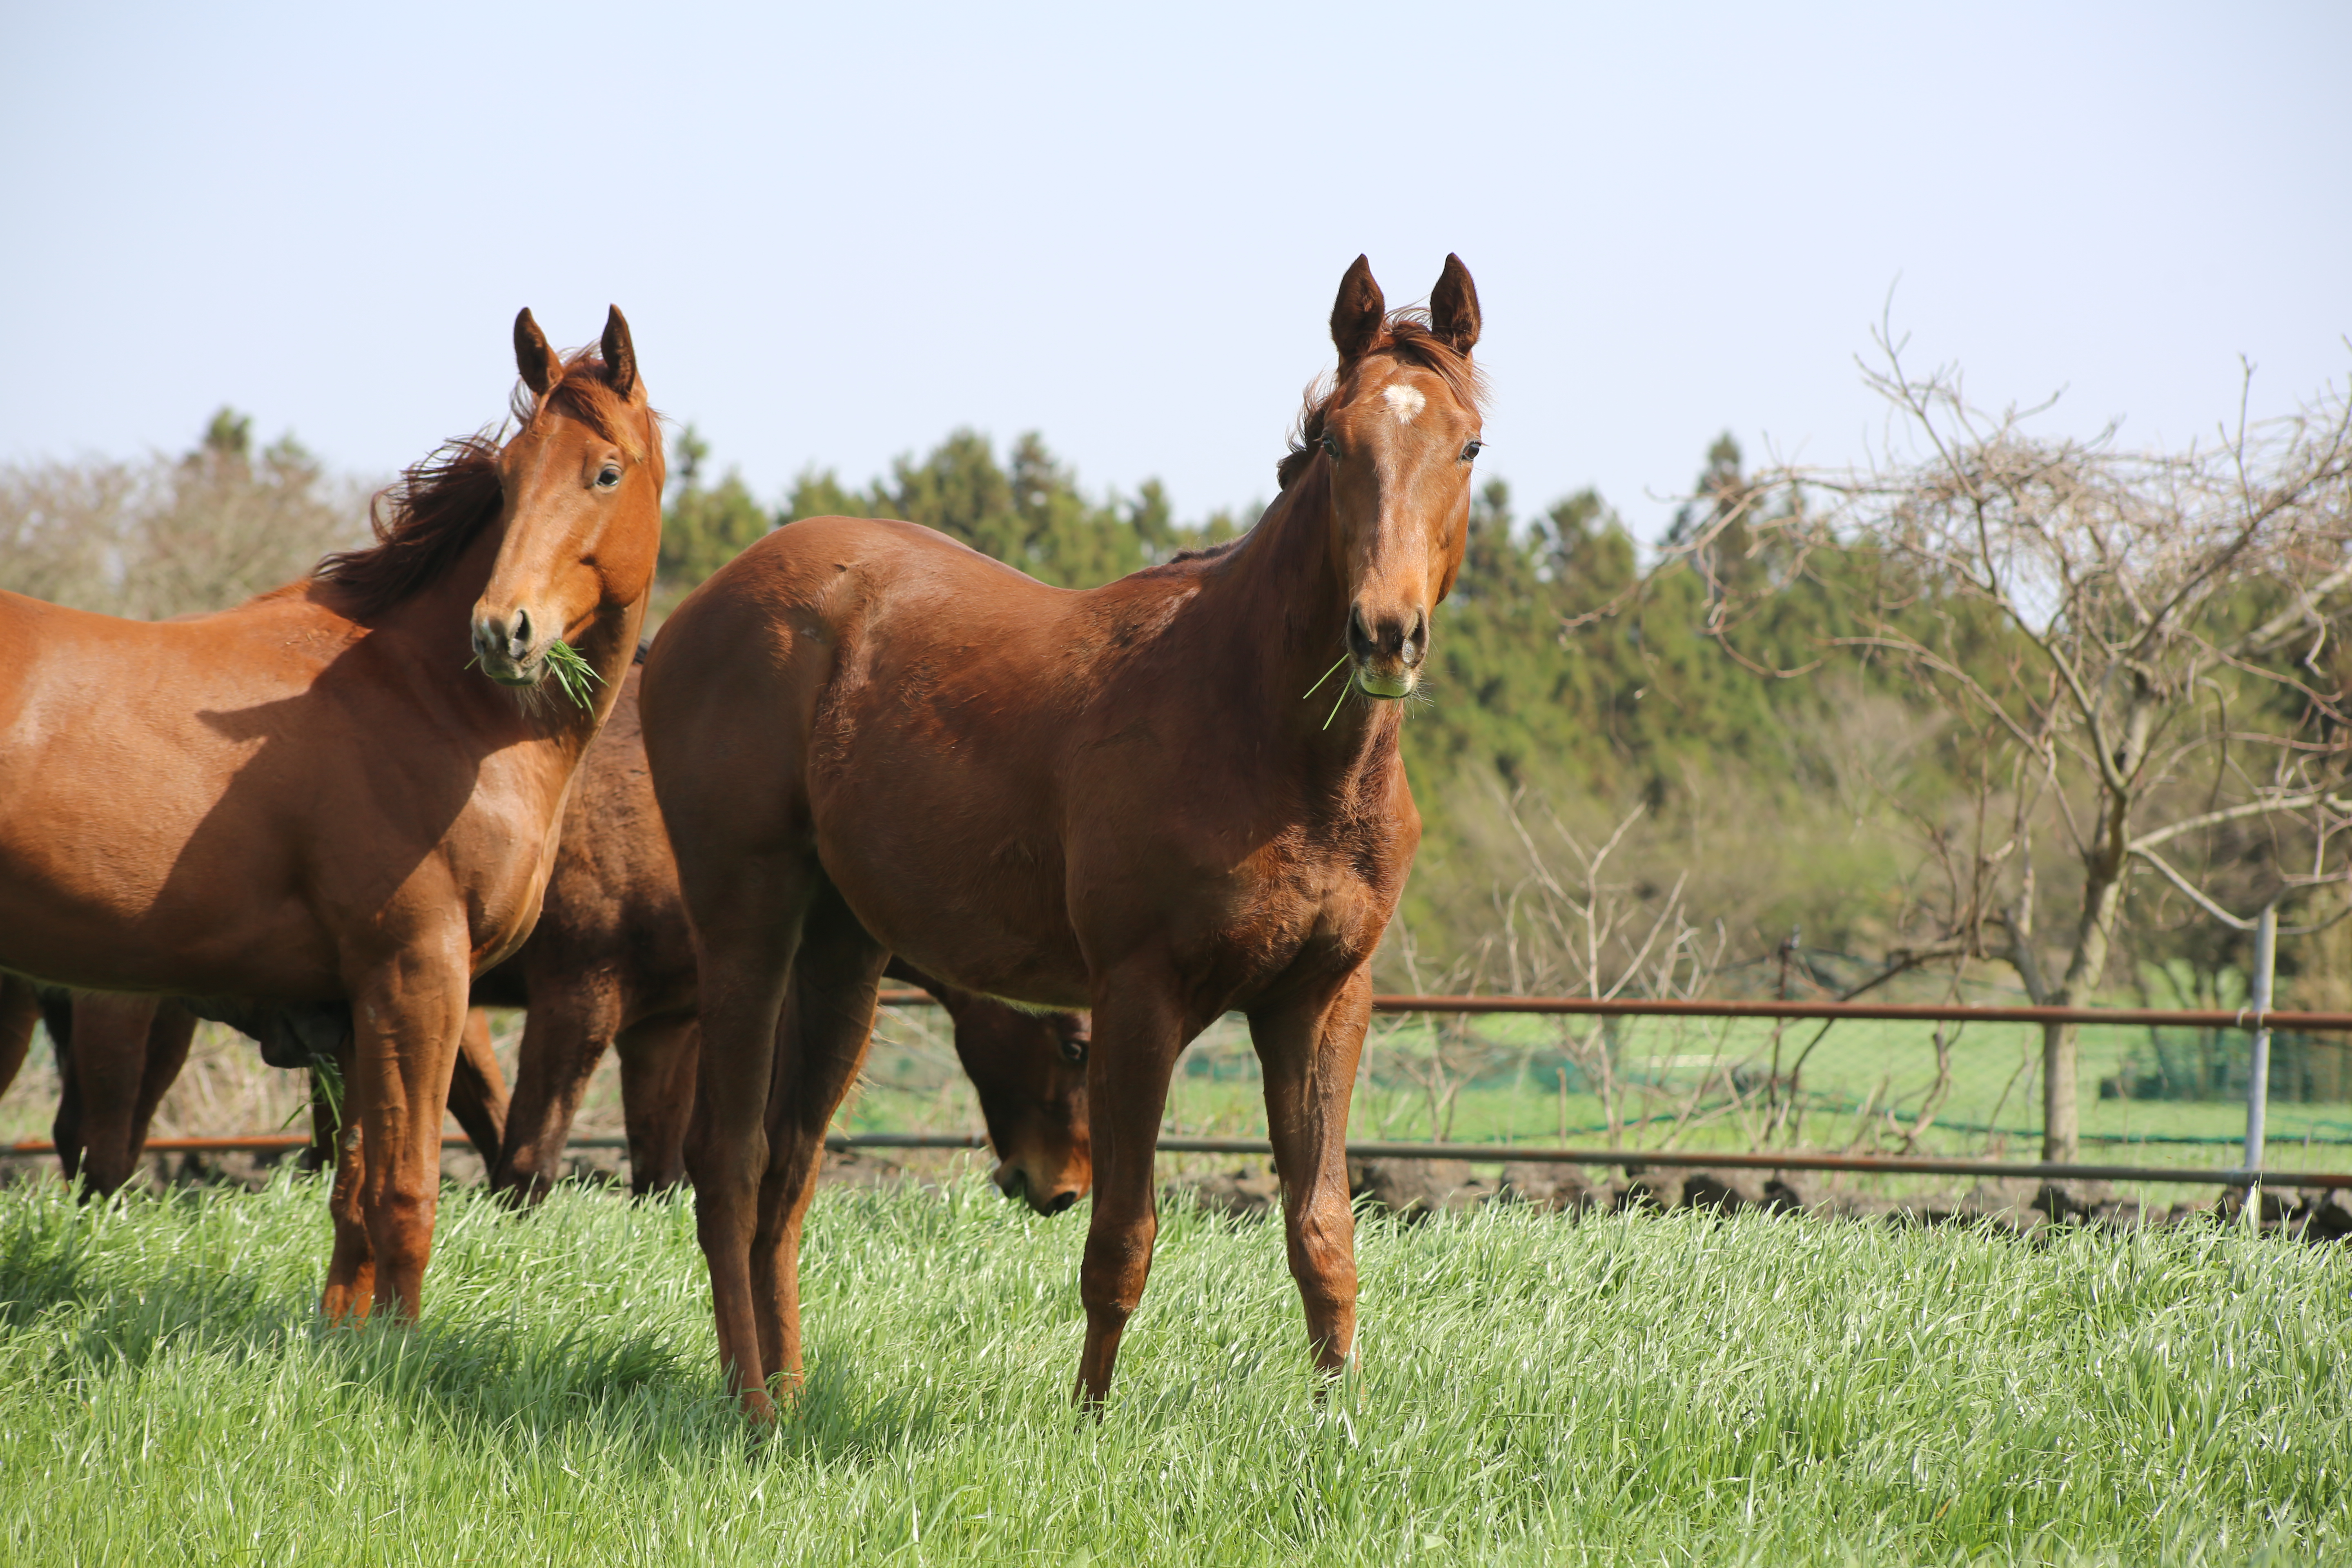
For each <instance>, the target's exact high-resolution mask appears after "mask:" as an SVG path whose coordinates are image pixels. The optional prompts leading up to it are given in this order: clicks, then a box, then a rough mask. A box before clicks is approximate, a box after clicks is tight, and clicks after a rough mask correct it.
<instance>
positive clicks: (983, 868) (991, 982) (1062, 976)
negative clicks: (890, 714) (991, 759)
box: [810, 734, 1089, 1008]
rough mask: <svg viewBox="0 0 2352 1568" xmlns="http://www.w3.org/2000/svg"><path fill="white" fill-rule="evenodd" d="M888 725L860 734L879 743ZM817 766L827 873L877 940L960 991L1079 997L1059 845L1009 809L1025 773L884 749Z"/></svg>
mask: <svg viewBox="0 0 2352 1568" xmlns="http://www.w3.org/2000/svg"><path fill="white" fill-rule="evenodd" d="M886 740H887V737H886V736H884V735H881V734H869V735H862V736H861V737H860V750H861V752H863V751H865V750H866V747H867V746H868V745H871V746H872V748H873V750H874V751H876V752H885V750H886V748H885V746H884V744H883V742H885V741H886ZM827 772H828V773H832V776H831V777H830V778H829V779H828V778H825V777H823V776H822V775H818V776H813V777H812V780H811V783H812V784H813V786H814V787H813V788H812V790H811V801H810V804H811V806H812V808H813V810H812V816H813V817H814V823H815V826H816V836H817V849H818V857H819V858H820V860H821V861H822V862H823V864H824V868H825V873H826V875H827V876H828V877H829V878H830V879H832V881H833V884H834V886H835V888H836V889H839V890H840V892H841V895H842V898H843V900H845V902H846V903H847V904H848V905H849V907H850V910H851V911H852V912H853V913H855V914H856V916H857V918H858V920H859V921H860V922H861V923H863V924H864V925H865V927H866V930H867V931H871V932H872V933H873V934H874V936H875V938H876V940H877V941H878V942H881V943H882V944H883V945H884V946H886V947H887V948H889V949H890V951H891V952H895V953H898V954H899V955H900V956H901V957H904V958H906V959H907V960H908V962H910V963H914V964H915V965H916V966H917V967H918V968H920V969H923V970H925V971H926V972H928V973H932V974H936V975H938V976H939V977H940V978H941V979H942V980H946V981H948V982H950V984H955V985H960V986H961V987H963V988H964V989H965V990H968V991H977V992H979V993H981V994H983V995H989V996H995V997H1000V998H1003V999H1005V1000H1008V1001H1014V1002H1024V1003H1029V1004H1032V1005H1037V1006H1045V1007H1069V1008H1076V1007H1084V1006H1087V1005H1088V1001H1089V998H1088V995H1087V967H1086V961H1085V959H1084V957H1083V956H1082V954H1081V953H1080V952H1079V949H1078V944H1077V940H1076V935H1075V933H1074V932H1073V931H1071V929H1070V914H1069V908H1068V904H1067V900H1066V894H1065V876H1064V861H1063V856H1062V847H1061V845H1060V843H1059V841H1058V840H1057V839H1056V838H1055V837H1053V836H1051V835H1049V834H1048V833H1046V832H1045V831H1044V830H1043V828H1042V826H1041V825H1039V824H1037V823H1035V822H1034V821H1032V820H1027V819H1025V818H1024V815H1023V814H1021V813H1018V812H1016V811H1013V810H1008V809H1006V808H1005V806H1004V805H1003V804H1002V803H1003V802H1004V801H1006V800H1009V799H1012V798H1015V797H1025V795H1027V794H1028V793H1029V791H1028V790H1027V788H1026V786H1025V782H1024V781H1022V780H1019V779H1018V778H1007V777H1005V776H1004V774H1003V773H1002V772H1000V771H998V770H994V769H991V768H989V767H988V766H987V765H986V764H985V763H981V762H979V761H977V760H971V761H967V762H965V763H962V764H961V765H958V766H951V767H949V768H938V767H928V766H923V765H919V764H916V763H910V762H908V761H906V760H904V759H903V757H901V758H898V759H893V758H890V757H888V756H887V755H884V756H876V757H871V758H866V759H863V760H862V761H861V763H860V765H855V766H846V767H842V768H840V769H838V770H827Z"/></svg>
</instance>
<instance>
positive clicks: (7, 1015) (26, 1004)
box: [0, 974, 41, 1094]
mask: <svg viewBox="0 0 2352 1568" xmlns="http://www.w3.org/2000/svg"><path fill="white" fill-rule="evenodd" d="M40 1021H41V996H40V993H39V992H37V991H36V990H34V989H33V983H32V982H31V981H29V980H23V979H19V978H18V977H17V976H16V975H14V974H0V1094H5V1093H7V1092H8V1088H9V1086H10V1085H11V1084H14V1083H15V1082H16V1075H17V1074H18V1073H19V1072H21V1071H23V1070H24V1067H25V1057H26V1053H27V1052H29V1051H30V1050H31V1049H32V1048H33V1026H34V1025H36V1024H37V1023H39V1022H40Z"/></svg>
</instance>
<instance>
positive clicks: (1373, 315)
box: [1331, 256, 1388, 364]
mask: <svg viewBox="0 0 2352 1568" xmlns="http://www.w3.org/2000/svg"><path fill="white" fill-rule="evenodd" d="M1387 317H1388V301H1386V300H1382V299H1381V286H1380V285H1379V284H1377V283H1375V282H1373V281H1372V264H1371V263H1370V261H1368V260H1366V259H1365V258H1363V257H1360V256H1359V257H1358V258H1356V264H1355V265H1354V266H1353V267H1350V268H1348V275H1347V276H1346V277H1344V278H1342V279H1339V299H1338V300H1335V301H1334V302H1333V303H1332V306H1331V341H1332V342H1335V343H1337V344H1339V363H1341V364H1346V363H1348V362H1349V360H1352V359H1354V358H1355V357H1356V356H1357V355H1359V354H1360V353H1363V352H1364V351H1365V350H1366V349H1368V348H1370V347H1371V346H1372V340H1373V339H1374V338H1376V337H1378V336H1379V335H1380V331H1381V322H1382V321H1385V320H1386V319H1387Z"/></svg>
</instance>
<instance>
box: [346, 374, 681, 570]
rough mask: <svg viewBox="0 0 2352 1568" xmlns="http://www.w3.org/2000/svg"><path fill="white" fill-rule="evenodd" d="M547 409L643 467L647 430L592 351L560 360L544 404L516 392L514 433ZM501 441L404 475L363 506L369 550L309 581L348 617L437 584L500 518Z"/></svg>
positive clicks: (490, 433) (432, 460)
mask: <svg viewBox="0 0 2352 1568" xmlns="http://www.w3.org/2000/svg"><path fill="white" fill-rule="evenodd" d="M549 409H554V410H555V411H556V412H558V413H560V414H564V415H568V416H571V417H572V418H574V419H577V420H579V421H580V422H581V423H582V424H583V425H586V426H589V427H590V428H591V429H593V430H594V431H595V432H596V433H597V434H598V435H599V436H602V437H604V439H605V440H607V441H610V442H612V443H613V445H614V446H615V447H620V448H621V450H622V451H624V452H626V453H627V454H628V455H629V458H630V459H631V460H632V461H635V462H642V461H644V460H645V457H646V424H645V422H644V421H642V420H640V419H638V418H636V417H635V412H636V411H635V409H633V408H632V407H631V405H630V404H629V401H628V399H626V398H625V397H623V396H622V395H620V394H619V393H617V392H615V391H614V390H613V385H612V383H611V381H610V380H609V379H608V376H607V373H606V370H605V368H604V356H603V355H602V354H600V353H598V352H597V351H596V350H595V349H593V348H586V349H579V350H576V351H574V352H573V353H572V354H570V355H568V356H567V357H566V358H565V359H564V361H563V375H562V379H561V380H559V381H557V382H556V384H554V385H553V386H551V387H549V388H548V390H547V395H545V396H544V397H539V398H534V397H532V396H531V395H530V392H529V391H528V389H525V388H522V387H517V388H516V389H515V395H514V402H513V405H512V407H511V416H512V419H513V422H514V423H515V424H516V425H517V426H520V428H521V429H524V430H528V429H529V428H530V426H531V425H532V424H533V423H534V422H535V421H537V420H538V419H539V418H540V417H541V416H543V415H545V414H546V412H547V411H548V410H549ZM502 435H503V426H502V427H500V428H499V429H496V430H479V431H477V432H475V433H474V434H473V435H471V436H460V437H457V438H456V439H455V440H451V441H446V442H444V443H443V444H442V445H441V447H439V448H438V449H437V450H436V451H435V452H434V453H433V455H432V456H431V457H429V458H425V460H424V461H422V462H419V463H415V464H413V465H412V466H410V467H409V468H405V469H404V470H403V471H402V473H401V476H400V482H399V483H397V484H395V485H393V486H392V487H391V488H389V489H384V490H381V491H379V492H378V493H377V494H376V496H375V499H374V500H372V501H370V502H369V503H368V524H369V526H370V527H371V528H373V530H374V531H375V542H374V543H373V544H372V545H369V546H366V547H365V548H362V549H359V550H339V551H337V552H334V553H333V554H331V555H329V556H328V557H326V558H325V559H324V560H322V561H320V563H319V564H318V566H317V568H316V569H315V570H313V571H312V573H311V578H312V580H313V581H315V582H320V583H331V584H334V585H335V587H336V588H338V589H339V590H341V597H342V598H343V599H345V600H346V601H347V602H348V603H349V605H350V607H351V612H352V614H353V615H355V616H373V615H376V614H379V613H381V612H383V611H384V610H387V609H390V608H391V607H392V606H393V605H397V604H399V603H400V602H401V601H402V600H404V599H406V598H407V597H409V596H410V595H413V594H415V593H417V592H419V591H420V590H422V589H424V588H425V587H426V586H428V585H430V584H433V583H435V582H436V581H437V580H439V578H440V577H441V575H442V574H444V573H446V572H447V571H448V570H449V568H450V567H451V566H453V565H455V564H456V563H457V557H459V556H460V555H462V554H464V553H465V552H466V549H467V546H468V545H470V544H472V543H473V542H474V541H475V539H476V538H478V536H479V535H480V533H481V531H482V530H483V529H485V528H488V526H489V525H490V523H491V522H492V521H495V520H496V519H497V517H498V515H499V507H500V505H501V504H502V502H503V500H504V499H505V498H504V494H503V491H502V489H501V488H500V486H499V448H500V447H503V446H504V445H505V442H504V441H503V440H502V439H501V436H502Z"/></svg>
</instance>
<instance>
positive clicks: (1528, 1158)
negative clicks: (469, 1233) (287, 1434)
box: [0, 1132, 2352, 1189]
mask: <svg viewBox="0 0 2352 1568" xmlns="http://www.w3.org/2000/svg"><path fill="white" fill-rule="evenodd" d="M309 1144H310V1134H309V1133H307V1132H256V1133H251V1134H248V1135H247V1136H243V1137H233V1138H151V1139H149V1140H148V1141H147V1146H146V1151H145V1152H147V1153H150V1154H209V1153H226V1152H251V1153H287V1152H292V1151H294V1150H296V1149H301V1148H306V1147H308V1146H309ZM441 1146H442V1147H443V1148H445V1149H464V1148H469V1147H471V1145H470V1144H469V1143H468V1142H467V1140H466V1137H465V1135H464V1134H462V1133H457V1132H452V1133H448V1134H446V1135H445V1136H444V1137H443V1138H442V1140H441ZM565 1146H566V1147H567V1148H572V1149H623V1148H626V1147H627V1146H628V1140H627V1139H625V1138H619V1137H613V1136H603V1137H582V1138H574V1139H572V1141H571V1142H569V1143H568V1144H566V1145H565ZM824 1146H825V1147H826V1148H828V1149H831V1150H835V1151H836V1152H848V1151H855V1150H860V1149H985V1148H987V1147H988V1140H987V1139H986V1138H984V1137H982V1135H981V1134H979V1133H977V1132H969V1133H965V1132H835V1133H832V1134H829V1135H828V1136H827V1137H826V1138H825V1141H824ZM1159 1147H1160V1152H1161V1153H1164V1154H1255V1155H1257V1156H1258V1157H1260V1158H1261V1159H1268V1158H1271V1157H1272V1156H1273V1153H1274V1145H1273V1144H1271V1143H1269V1142H1266V1141H1265V1139H1263V1138H1192V1137H1184V1136H1180V1135H1177V1134H1173V1133H1171V1134H1168V1135H1166V1136H1163V1137H1162V1138H1161V1139H1160V1144H1159ZM55 1152H57V1146H56V1145H55V1144H53V1143H51V1142H48V1141H47V1139H41V1138H27V1139H25V1140H23V1141H22V1142H16V1143H9V1144H5V1145H0V1155H31V1154H53V1153H55ZM1348 1152H1349V1154H1351V1155H1353V1156H1355V1157H1357V1158H1359V1159H1365V1160H1463V1161H1467V1162H1469V1163H1474V1164H1512V1163H1519V1162H1527V1163H1535V1164H1549V1165H1599V1166H1613V1167H1616V1168H1618V1169H1621V1170H1628V1171H1640V1170H1643V1169H1646V1168H1648V1167H1650V1166H1654V1165H1655V1166H1673V1167H1714V1168H1717V1169H1724V1170H1741V1171H1850V1172H1854V1173H1864V1174H1870V1175H1917V1176H1978V1177H1983V1178H1987V1179H1991V1180H2004V1179H2007V1180H2023V1181H2071V1182H2158V1183H2168V1184H2174V1185H2179V1186H2215V1187H2247V1186H2263V1187H2321V1188H2334V1189H2352V1172H2326V1171H2187V1170H2182V1169H2180V1168H2179V1167H2178V1166H2164V1165H2086V1164H2058V1163H2049V1162H2045V1161H2022V1160H1939V1159H1934V1158H1930V1157H1925V1156H1909V1155H1899V1154H1832V1153H1826V1152H1820V1151H1815V1150H1807V1149H1790V1150H1783V1151H1768V1152H1761V1153H1755V1152H1736V1151H1732V1150H1719V1151H1700V1150H1687V1149H1553V1148H1545V1147H1543V1146H1540V1145H1534V1144H1517V1143H1397V1142H1350V1143H1349V1145H1348Z"/></svg>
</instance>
